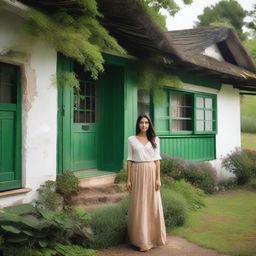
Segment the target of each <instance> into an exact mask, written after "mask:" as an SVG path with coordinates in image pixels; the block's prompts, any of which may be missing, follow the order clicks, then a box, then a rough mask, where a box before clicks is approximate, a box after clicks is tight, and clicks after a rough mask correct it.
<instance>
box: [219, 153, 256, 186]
mask: <svg viewBox="0 0 256 256" xmlns="http://www.w3.org/2000/svg"><path fill="white" fill-rule="evenodd" d="M222 166H223V167H225V168H226V169H227V170H228V171H229V172H231V173H233V174H235V175H236V178H237V184H238V185H242V184H246V183H248V182H249V181H250V180H251V179H252V178H255V177H256V151H254V150H250V149H242V150H240V149H236V150H234V151H232V152H231V153H229V154H228V155H227V156H226V157H225V158H224V159H223V160H222Z"/></svg>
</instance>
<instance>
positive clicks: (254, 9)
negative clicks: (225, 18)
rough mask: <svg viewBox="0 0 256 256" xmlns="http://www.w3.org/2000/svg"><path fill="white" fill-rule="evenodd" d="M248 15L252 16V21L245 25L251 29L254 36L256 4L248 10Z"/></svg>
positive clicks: (255, 36) (255, 34)
mask: <svg viewBox="0 0 256 256" xmlns="http://www.w3.org/2000/svg"><path fill="white" fill-rule="evenodd" d="M249 16H250V17H251V18H252V21H250V22H248V23H247V27H248V28H249V29H251V30H252V32H253V37H254V38H256V4H254V6H253V10H252V11H250V12H249Z"/></svg>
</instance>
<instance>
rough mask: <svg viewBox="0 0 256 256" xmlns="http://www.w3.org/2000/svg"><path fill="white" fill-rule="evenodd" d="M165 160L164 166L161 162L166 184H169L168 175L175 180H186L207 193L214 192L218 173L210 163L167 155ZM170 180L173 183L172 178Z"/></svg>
mask: <svg viewBox="0 0 256 256" xmlns="http://www.w3.org/2000/svg"><path fill="white" fill-rule="evenodd" d="M163 160H164V161H163ZM163 160H162V161H163V162H164V163H163V165H162V161H161V175H162V176H163V177H164V179H163V180H164V183H165V182H166V181H167V183H168V177H166V175H167V176H169V177H172V178H173V179H175V180H180V179H184V180H186V181H188V182H190V183H191V184H192V185H194V186H195V187H198V188H200V189H202V190H203V191H204V192H206V193H213V192H214V187H215V185H216V182H217V172H216V170H215V169H214V168H213V167H212V166H211V164H210V163H207V162H193V161H186V160H183V159H181V158H176V157H169V156H167V155H163ZM169 180H170V182H171V179H170V178H169Z"/></svg>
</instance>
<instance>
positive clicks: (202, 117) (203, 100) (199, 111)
mask: <svg viewBox="0 0 256 256" xmlns="http://www.w3.org/2000/svg"><path fill="white" fill-rule="evenodd" d="M194 102H195V104H194V117H195V118H194V132H195V134H215V133H216V128H217V124H216V122H217V120H216V111H217V109H216V96H214V95H203V94H195V95H194Z"/></svg>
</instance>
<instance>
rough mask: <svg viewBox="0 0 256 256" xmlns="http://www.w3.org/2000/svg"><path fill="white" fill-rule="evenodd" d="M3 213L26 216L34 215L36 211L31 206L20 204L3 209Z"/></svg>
mask: <svg viewBox="0 0 256 256" xmlns="http://www.w3.org/2000/svg"><path fill="white" fill-rule="evenodd" d="M3 211H4V212H6V213H12V214H17V215H27V214H35V213H36V209H35V207H33V205H31V204H20V205H14V206H8V207H5V208H3Z"/></svg>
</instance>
